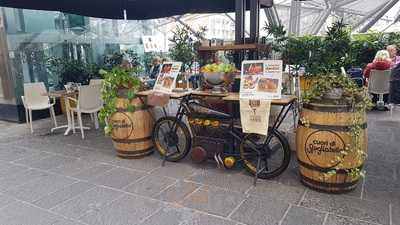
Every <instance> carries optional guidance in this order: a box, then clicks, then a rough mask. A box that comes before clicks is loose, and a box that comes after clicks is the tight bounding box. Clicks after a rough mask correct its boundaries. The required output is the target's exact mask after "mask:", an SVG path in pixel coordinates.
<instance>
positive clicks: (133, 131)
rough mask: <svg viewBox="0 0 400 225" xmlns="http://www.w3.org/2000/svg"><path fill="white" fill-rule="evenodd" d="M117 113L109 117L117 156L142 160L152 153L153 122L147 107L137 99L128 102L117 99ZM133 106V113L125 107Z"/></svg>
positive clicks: (124, 99) (123, 99)
mask: <svg viewBox="0 0 400 225" xmlns="http://www.w3.org/2000/svg"><path fill="white" fill-rule="evenodd" d="M116 105H117V110H118V111H117V112H116V113H114V114H113V115H112V116H111V119H110V124H111V125H112V128H113V129H112V133H111V137H112V140H113V145H114V148H115V149H116V151H117V155H118V156H119V157H122V158H142V157H144V156H147V155H150V154H152V153H153V142H152V139H151V135H152V130H153V125H154V120H153V118H152V116H151V114H150V112H149V111H148V107H147V105H145V104H143V103H142V101H141V100H140V99H139V98H135V99H133V100H131V101H129V100H128V99H126V98H118V99H117V102H116ZM128 105H133V106H134V107H135V111H134V112H128V110H127V106H128Z"/></svg>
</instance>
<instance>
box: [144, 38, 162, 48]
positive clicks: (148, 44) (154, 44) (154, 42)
mask: <svg viewBox="0 0 400 225" xmlns="http://www.w3.org/2000/svg"><path fill="white" fill-rule="evenodd" d="M142 42H143V48H144V52H162V51H163V50H164V49H163V46H162V44H163V43H164V41H163V40H162V38H161V37H157V36H142Z"/></svg>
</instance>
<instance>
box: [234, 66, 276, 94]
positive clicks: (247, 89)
mask: <svg viewBox="0 0 400 225" xmlns="http://www.w3.org/2000/svg"><path fill="white" fill-rule="evenodd" d="M282 67H283V66H282V60H252V61H243V62H242V73H241V77H240V79H241V81H240V98H241V99H255V100H262V99H279V98H281V90H282Z"/></svg>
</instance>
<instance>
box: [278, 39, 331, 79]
mask: <svg viewBox="0 0 400 225" xmlns="http://www.w3.org/2000/svg"><path fill="white" fill-rule="evenodd" d="M282 53H283V54H282V58H283V60H284V61H285V62H287V63H288V64H291V65H297V66H298V67H299V66H304V67H305V69H306V71H307V74H308V75H310V74H318V73H323V72H326V70H327V69H326V67H325V66H324V65H325V62H324V60H323V58H324V46H323V38H322V37H318V36H311V35H306V36H303V37H298V38H293V37H290V38H289V39H288V40H287V43H286V48H284V51H283V52H282Z"/></svg>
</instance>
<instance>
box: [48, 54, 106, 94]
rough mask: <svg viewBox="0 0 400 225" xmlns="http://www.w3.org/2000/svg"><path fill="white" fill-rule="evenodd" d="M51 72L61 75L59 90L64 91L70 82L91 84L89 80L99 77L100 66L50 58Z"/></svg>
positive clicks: (49, 66)
mask: <svg viewBox="0 0 400 225" xmlns="http://www.w3.org/2000/svg"><path fill="white" fill-rule="evenodd" d="M46 67H47V69H48V70H49V71H51V72H52V73H54V74H57V75H59V83H58V85H57V88H59V89H63V88H64V85H65V84H67V83H68V82H74V83H81V84H82V85H86V84H89V80H90V79H92V78H95V77H99V74H98V72H97V71H98V66H97V65H96V64H89V63H85V62H82V61H79V60H74V59H62V58H56V57H50V58H48V59H47V60H46Z"/></svg>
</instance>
